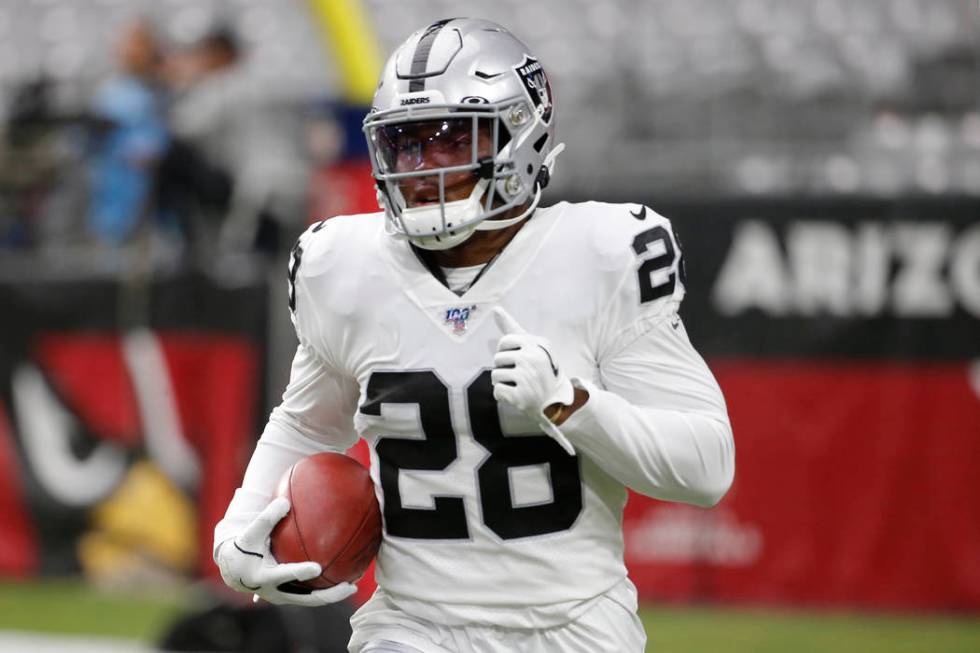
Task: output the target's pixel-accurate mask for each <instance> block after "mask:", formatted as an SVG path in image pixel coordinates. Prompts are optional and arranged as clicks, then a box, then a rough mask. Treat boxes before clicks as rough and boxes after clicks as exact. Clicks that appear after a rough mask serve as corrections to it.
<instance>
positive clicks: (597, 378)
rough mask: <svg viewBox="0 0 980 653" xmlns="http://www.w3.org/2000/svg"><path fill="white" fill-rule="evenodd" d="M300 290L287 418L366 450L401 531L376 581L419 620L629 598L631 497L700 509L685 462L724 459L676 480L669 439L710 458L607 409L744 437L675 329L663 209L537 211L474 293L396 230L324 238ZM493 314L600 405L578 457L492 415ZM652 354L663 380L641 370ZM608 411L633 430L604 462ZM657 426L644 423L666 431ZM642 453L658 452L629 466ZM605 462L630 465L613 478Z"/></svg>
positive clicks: (589, 206)
mask: <svg viewBox="0 0 980 653" xmlns="http://www.w3.org/2000/svg"><path fill="white" fill-rule="evenodd" d="M289 276H290V304H291V309H292V314H293V321H294V324H295V326H296V331H297V334H298V336H299V340H300V346H299V349H298V352H297V355H296V359H295V361H294V364H293V371H292V377H291V380H290V384H289V387H288V388H287V391H286V393H285V395H284V399H283V403H282V405H281V406H279V407H278V408H277V409H276V412H274V413H273V419H276V418H277V417H276V416H277V415H279V418H280V419H281V418H283V416H286V417H288V421H289V423H290V424H292V425H294V426H293V427H292V428H293V429H294V430H298V431H301V432H302V433H303V434H304V435H305V436H307V437H312V438H316V439H317V440H319V441H320V442H321V443H322V444H324V445H328V446H332V447H337V448H341V449H344V448H347V447H349V446H351V445H352V444H353V443H354V442H355V441H356V439H357V437H358V436H359V437H363V438H365V439H366V440H367V441H368V443H369V444H370V447H371V476H372V478H373V479H374V482H375V486H376V490H377V496H378V501H379V502H380V504H381V506H382V509H383V515H384V540H383V544H382V546H381V550H380V553H379V556H378V567H377V580H378V583H379V585H380V587H381V588H382V590H383V591H384V592H385V593H386V595H387V596H388V597H390V598H391V599H392V600H394V601H395V602H396V603H397V602H398V601H399V600H401V601H404V604H405V605H406V606H409V607H407V608H406V609H407V610H409V611H411V610H412V607H411V606H418V605H429V606H442V607H443V608H444V612H445V614H448V615H451V617H448V618H456V619H460V620H463V621H465V620H467V619H469V620H474V619H476V620H479V618H477V617H473V616H472V615H480V614H482V615H484V616H485V615H486V614H490V613H493V612H494V611H495V610H511V611H514V610H515V609H516V610H517V611H520V610H531V611H533V610H535V609H539V608H541V607H542V606H548V605H552V606H569V605H575V604H578V603H582V602H586V601H587V600H588V599H590V598H592V597H596V596H598V595H600V594H602V593H603V592H606V591H608V590H610V588H613V587H614V586H617V585H618V584H622V582H623V581H624V578H625V577H626V569H625V567H624V564H623V537H622V510H623V506H624V505H625V502H626V497H627V493H626V488H625V484H629V485H631V486H638V489H639V490H640V491H643V492H646V493H648V494H652V495H654V496H658V494H659V495H662V498H667V499H674V498H677V499H679V500H685V498H684V496H683V494H682V493H683V492H684V491H686V489H685V488H686V487H687V486H688V485H690V484H689V483H688V481H687V480H685V478H684V475H685V474H686V473H687V472H686V469H687V468H686V467H685V465H693V466H704V465H707V464H710V463H705V460H709V459H710V457H711V455H712V452H711V451H710V450H708V449H707V448H706V447H705V445H703V444H695V445H694V447H695V448H697V451H696V452H694V453H692V454H690V455H687V457H686V458H687V461H688V462H684V461H680V462H676V463H674V462H672V461H671V460H670V458H669V456H670V455H671V454H670V449H671V447H672V446H673V445H672V444H670V442H672V441H677V442H679V443H680V444H682V445H683V446H686V447H687V449H688V450H689V451H694V449H692V447H691V446H690V445H689V444H687V443H683V442H681V441H680V439H679V438H677V437H675V436H674V435H673V434H672V433H668V432H666V431H665V432H664V433H663V434H659V435H657V434H655V435H656V437H661V435H662V436H663V437H666V438H667V440H664V442H660V441H657V440H656V439H655V438H654V437H653V436H651V437H648V432H651V433H652V432H653V431H655V430H656V428H657V427H656V426H649V427H648V426H647V425H646V424H647V422H643V421H635V422H628V421H625V420H626V418H627V415H626V413H628V412H629V410H626V409H620V408H619V407H618V404H614V403H610V402H611V401H625V400H629V401H631V402H632V403H633V404H637V405H644V404H645V405H647V406H656V409H657V410H660V411H663V412H662V414H663V420H664V423H665V424H666V423H667V422H669V421H670V420H671V419H673V418H672V415H673V414H672V413H669V412H668V411H670V410H672V409H679V410H683V411H689V412H691V413H699V414H702V415H708V416H709V417H710V418H711V419H712V420H717V421H719V422H724V425H725V428H727V415H726V411H725V407H724V402H723V400H722V399H721V395H720V392H719V391H718V389H717V385H716V384H715V383H714V379H713V377H711V374H710V372H709V371H708V370H707V367H706V366H705V365H704V363H703V361H702V360H701V358H700V357H699V356H698V355H697V353H696V352H695V351H694V350H693V348H692V347H691V346H690V343H689V342H688V341H687V336H686V334H685V333H684V330H683V325H682V324H680V323H679V318H678V317H677V315H676V311H677V308H678V305H679V304H680V301H681V298H682V297H683V295H684V285H683V265H682V261H681V253H680V250H679V247H678V244H677V241H676V239H675V237H674V235H673V232H672V230H671V226H670V223H669V222H668V221H667V220H666V219H665V218H663V217H661V216H659V215H657V214H655V213H654V212H653V211H651V210H649V209H648V208H646V207H643V206H637V205H613V204H602V203H591V202H590V203H583V204H569V203H561V204H558V205H556V206H553V207H550V208H542V209H538V210H537V211H536V212H535V214H534V215H533V217H532V218H530V219H529V220H528V222H527V224H525V225H524V227H523V228H522V229H521V230H520V231H519V232H518V233H517V235H516V236H515V237H514V239H513V240H512V241H511V242H510V244H508V245H507V247H506V248H505V249H504V250H503V251H502V252H501V253H500V255H499V256H498V257H497V258H496V259H495V260H494V261H492V262H491V263H490V264H489V265H488V267H487V268H486V269H485V270H484V271H483V272H482V273H481V275H480V276H479V277H478V278H477V280H476V282H475V283H474V284H473V285H472V286H471V287H470V288H469V290H468V291H467V292H465V293H464V294H463V295H462V296H457V295H456V294H455V293H453V292H452V291H450V290H449V289H448V288H447V287H445V286H444V285H443V284H442V283H441V282H440V281H439V280H438V279H437V278H436V277H435V276H434V275H433V274H432V273H431V272H430V271H429V270H428V269H427V268H426V267H425V265H423V263H422V262H421V261H420V259H419V258H418V257H417V256H416V254H415V252H414V251H413V249H412V248H411V247H410V246H409V244H408V243H407V242H406V241H404V240H398V239H396V238H393V237H391V236H390V235H388V234H387V233H386V232H385V229H384V215H383V214H382V213H377V214H369V215H357V216H344V217H338V218H334V219H331V220H329V221H325V222H322V223H319V224H317V225H315V226H313V227H311V228H310V229H308V230H307V231H306V233H304V234H303V236H302V237H301V238H300V240H299V242H298V243H297V246H296V247H295V248H294V250H293V255H292V257H291V261H290V273H289ZM495 306H502V307H503V308H505V309H506V310H507V312H508V313H510V315H512V316H513V317H514V318H515V319H516V320H517V322H519V323H520V324H521V325H522V326H523V328H524V329H525V330H527V331H528V332H529V333H532V334H534V335H538V336H544V337H546V338H548V339H549V340H550V341H551V343H552V345H553V354H554V358H555V361H556V363H557V364H559V365H561V366H563V368H564V372H565V374H567V375H568V376H569V377H571V378H573V381H574V382H575V383H576V384H578V385H580V386H581V387H586V388H592V392H593V393H594V396H593V397H592V398H590V400H589V402H587V403H586V405H585V407H583V408H582V409H580V410H579V411H578V412H576V413H575V414H573V415H572V416H571V417H570V418H569V419H568V421H567V422H566V423H565V424H564V425H563V426H562V428H563V429H565V428H568V429H569V430H570V432H574V431H575V428H576V427H575V424H579V427H578V428H579V429H580V430H581V429H585V431H586V433H585V434H584V435H583V434H582V433H578V434H577V437H579V441H580V442H581V443H582V445H583V446H582V448H580V449H579V455H577V456H570V455H568V454H567V453H566V452H565V451H564V450H563V449H562V448H561V446H560V445H559V444H558V443H557V442H556V441H555V440H553V439H552V438H551V437H549V436H547V435H545V434H544V433H543V432H542V431H541V430H540V429H539V428H538V427H537V426H536V425H535V424H534V423H533V422H532V421H530V420H529V419H528V418H526V417H525V416H524V415H523V414H521V413H518V412H517V411H516V410H514V409H512V408H510V407H509V406H508V405H505V404H498V403H497V402H496V401H495V400H494V398H493V389H492V386H491V382H490V370H491V368H492V365H493V362H492V361H493V356H494V353H495V351H496V346H497V341H498V340H499V339H500V337H501V335H502V333H501V332H500V330H499V329H498V327H497V325H496V323H495V321H494V319H493V316H492V315H491V312H492V309H493V308H494V307H495ZM651 334H653V335H652V336H651ZM651 343H652V344H651ZM660 343H663V344H664V346H661V344H660ZM651 347H652V348H654V349H656V350H657V351H656V352H655V353H654V354H651V355H650V358H651V360H653V359H656V360H654V361H653V363H651V365H653V366H654V367H653V368H651V367H646V368H644V367H643V366H642V363H643V361H642V359H643V358H644V357H645V356H647V354H646V353H644V351H646V350H648V349H650V348H651ZM650 369H655V370H659V372H658V373H657V374H651V373H650ZM661 372H662V374H661ZM598 389H602V390H608V391H609V392H601V393H600V392H599V390H598ZM610 393H613V394H615V395H616V396H615V397H613V396H612V394H610ZM599 395H604V396H606V398H601V397H600V396H599ZM623 397H625V399H622V398H623ZM603 402H605V403H603ZM592 404H595V408H594V409H591V408H590V405H592ZM675 404H676V405H675ZM603 406H606V408H605V411H606V415H607V416H606V417H603V418H602V419H604V420H606V421H607V422H609V421H621V424H618V425H613V426H612V427H610V428H613V429H616V428H618V429H619V432H618V434H617V435H615V437H616V438H619V440H620V441H623V442H626V443H627V444H625V445H623V446H622V447H606V446H605V445H602V447H591V448H590V446H589V444H590V437H589V429H590V428H591V429H593V430H595V431H596V432H597V431H598V430H599V429H598V427H594V424H595V422H590V421H589V420H590V419H591V420H595V419H597V418H596V417H595V415H593V416H592V417H589V415H588V414H589V411H590V410H602V409H603ZM624 406H625V404H624ZM580 414H582V415H580ZM609 415H611V417H610V416H609ZM620 415H622V418H623V419H622V420H620V419H619V417H618V416H620ZM650 415H653V416H652V417H651V416H650ZM650 415H648V414H646V413H644V414H643V417H642V419H643V420H648V419H649V420H652V421H651V422H650V423H652V424H656V423H657V420H658V419H659V418H658V417H657V414H652V413H651V414H650ZM636 419H638V420H639V419H641V418H636ZM576 420H578V421H576ZM683 420H686V418H683ZM687 423H688V421H684V423H683V424H681V425H680V426H678V428H679V429H683V428H686V425H687ZM712 423H714V422H712ZM590 424H593V426H590ZM637 425H639V426H637ZM665 428H666V427H665ZM671 428H673V427H671ZM728 433H729V434H730V431H728ZM632 437H635V438H637V440H638V442H637V444H636V451H637V452H640V451H642V450H644V447H646V452H645V453H634V452H633V451H632V448H633V445H632V444H630V443H629V441H630V438H632ZM724 437H725V436H724V434H723V435H722V436H721V439H722V440H724ZM729 437H730V435H729ZM671 438H673V440H670V439H671ZM649 443H652V444H649ZM711 446H714V445H711ZM726 446H727V445H725V444H724V443H722V444H721V445H719V447H720V448H721V449H720V450H722V455H724V448H725V447H726ZM603 447H605V448H606V449H609V450H610V451H611V450H612V449H617V451H618V453H616V454H612V453H610V461H609V462H608V463H607V462H606V461H604V460H603V459H604V458H605V452H604V451H603V450H602V449H603ZM616 456H618V458H617V457H616ZM634 459H636V461H637V462H636V469H634V468H633V465H634ZM691 461H693V462H691ZM698 473H699V474H700V472H698ZM666 476H671V478H672V479H673V480H668V481H663V480H661V478H662V477H666ZM634 478H635V479H637V482H636V483H635V484H634V483H633V479H634ZM617 479H619V480H617ZM248 481H249V479H248V477H246V484H247V483H248ZM728 482H729V483H730V478H729V479H728ZM725 487H726V488H727V486H725ZM678 488H679V489H678ZM722 493H723V491H722ZM714 500H715V501H716V500H717V499H714ZM229 512H231V511H229ZM481 611H482V612H481ZM559 612H565V613H567V612H568V611H567V610H566V609H565V608H564V607H563V608H562V609H561V610H560V611H559ZM467 615H470V616H469V617H467ZM430 616H431V615H430ZM487 621H493V620H492V619H489V618H488V619H487ZM504 621H506V620H504ZM535 623H538V622H535Z"/></svg>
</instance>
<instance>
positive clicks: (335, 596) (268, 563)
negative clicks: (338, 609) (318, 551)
mask: <svg viewBox="0 0 980 653" xmlns="http://www.w3.org/2000/svg"><path fill="white" fill-rule="evenodd" d="M288 512H289V501H288V500H287V499H285V498H283V497H278V498H276V499H273V500H272V502H271V503H269V505H268V506H266V507H265V509H264V510H263V511H262V512H260V513H259V514H258V516H256V517H255V519H253V520H252V523H250V524H249V525H248V526H246V527H245V530H244V531H242V533H241V535H239V536H238V537H236V538H233V539H231V540H227V541H226V542H224V543H222V544H221V546H219V547H218V555H217V557H216V560H217V563H218V569H219V570H221V578H222V579H223V580H224V581H225V583H226V584H227V585H228V586H229V587H231V588H232V589H234V590H238V591H239V592H252V593H253V594H254V595H255V600H256V601H258V600H259V599H260V598H261V599H264V600H266V601H268V602H269V603H276V604H282V603H292V604H294V605H305V606H316V605H327V604H330V603H337V602H338V601H343V600H344V599H346V598H347V597H348V596H350V595H351V594H353V593H354V592H356V591H357V587H356V586H354V585H353V584H351V583H340V584H338V585H334V586H333V587H328V588H327V589H322V590H313V591H311V592H309V593H304V594H300V593H296V592H294V591H283V589H281V586H282V585H284V584H288V583H293V582H296V581H304V580H310V579H311V578H316V577H317V576H319V575H320V571H321V569H320V565H319V564H317V563H315V562H295V563H289V564H279V563H278V562H276V559H275V558H274V557H273V556H272V551H271V550H270V548H269V540H270V535H271V534H272V529H273V528H275V526H276V524H277V523H279V520H280V519H282V518H283V517H285V516H286V514H287V513H288Z"/></svg>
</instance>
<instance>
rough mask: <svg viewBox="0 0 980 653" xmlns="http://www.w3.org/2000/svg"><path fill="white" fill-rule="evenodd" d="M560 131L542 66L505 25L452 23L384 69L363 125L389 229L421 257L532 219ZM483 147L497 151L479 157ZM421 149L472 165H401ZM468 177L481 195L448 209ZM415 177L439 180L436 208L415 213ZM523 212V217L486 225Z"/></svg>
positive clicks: (410, 45) (424, 36)
mask: <svg viewBox="0 0 980 653" xmlns="http://www.w3.org/2000/svg"><path fill="white" fill-rule="evenodd" d="M554 121H555V118H554V99H553V96H552V93H551V86H550V84H549V82H548V78H547V76H546V75H545V72H544V69H543V67H542V66H541V63H540V62H539V61H538V60H537V59H536V58H534V57H533V56H532V55H531V54H530V53H529V50H528V48H527V46H525V45H524V44H523V43H522V42H521V41H519V40H518V39H517V38H515V37H514V35H513V34H511V33H510V32H508V31H507V30H506V29H504V28H503V27H501V26H500V25H497V24H496V23H492V22H489V21H485V20H478V19H472V18H453V19H447V20H441V21H439V22H436V23H433V24H432V25H429V26H428V27H426V28H425V29H422V30H419V31H418V32H415V33H414V34H412V35H411V36H410V37H409V38H408V39H407V40H406V41H405V42H404V43H402V44H401V45H400V46H399V47H398V49H396V50H395V52H394V54H393V55H392V56H391V57H390V58H389V59H388V61H387V63H386V64H385V67H384V70H383V72H382V74H381V80H380V82H379V84H378V90H377V91H376V92H375V95H374V101H373V104H372V107H371V111H370V113H368V116H367V117H366V118H365V120H364V131H365V134H366V136H367V141H368V148H369V150H370V154H371V164H372V167H373V170H374V177H375V179H376V180H377V183H378V189H379V192H378V196H379V201H380V203H381V205H382V207H383V208H384V209H385V213H386V214H387V217H388V220H389V227H390V229H391V230H392V231H393V232H394V233H395V234H399V235H402V236H405V237H407V238H409V239H410V240H411V241H412V242H413V243H414V244H415V245H417V246H419V247H423V248H426V249H447V248H449V247H454V246H455V245H458V244H459V243H461V242H463V241H464V240H466V239H467V238H468V237H469V236H470V235H472V233H473V232H474V231H475V230H477V229H500V228H503V227H507V226H509V225H511V224H515V223H516V222H518V221H519V220H522V219H524V218H526V217H527V216H529V215H530V214H531V212H533V210H534V207H535V206H537V203H538V201H539V200H540V195H541V189H542V188H543V187H544V186H545V185H546V184H547V183H548V179H549V178H550V174H551V170H552V168H553V166H554V158H555V157H556V156H557V154H558V153H559V152H560V151H561V150H562V148H563V147H564V146H563V145H557V146H556V145H555V144H554V130H555V127H554ZM419 134H421V136H420V135H419ZM481 138H482V140H480V139H481ZM450 139H455V140H450ZM478 140H479V141H480V142H481V143H489V145H488V146H487V147H489V148H490V149H489V150H488V151H481V148H480V147H478V145H477V142H478ZM444 141H445V143H444ZM422 142H424V143H425V146H426V147H438V146H446V147H448V144H455V147H456V150H457V151H463V152H464V154H465V148H466V147H468V146H469V144H470V143H472V147H471V148H470V155H469V156H468V157H464V158H465V160H461V161H454V162H452V163H451V165H446V166H442V167H422V166H421V165H418V166H416V167H415V168H413V169H409V170H406V169H404V168H405V166H404V165H402V166H398V165H396V164H397V163H398V162H399V161H403V160H404V157H405V156H406V151H407V150H408V149H409V148H411V147H415V148H419V147H422V145H420V143H422ZM461 143H462V144H463V145H460V144H461ZM481 147H482V146H481ZM463 172H468V173H469V174H471V175H475V176H476V177H478V179H479V181H478V182H477V184H476V187H475V188H474V189H473V191H472V193H471V194H470V196H469V197H467V198H465V199H462V200H456V201H447V200H446V188H447V176H450V175H454V176H455V177H454V178H458V177H459V175H460V173H463ZM409 177H414V178H420V177H425V178H428V179H429V180H431V182H432V188H433V190H432V193H431V194H432V197H431V201H426V202H422V203H418V202H417V203H416V204H418V205H415V206H409V205H408V202H407V201H406V198H405V196H404V194H403V193H402V189H401V187H400V185H399V182H401V183H405V182H404V180H405V179H406V178H409ZM525 205H527V210H525V211H523V212H522V213H521V215H519V216H516V217H511V218H508V219H495V220H488V218H494V217H496V216H500V215H503V214H505V213H507V212H508V211H510V210H511V209H513V208H515V207H522V206H525Z"/></svg>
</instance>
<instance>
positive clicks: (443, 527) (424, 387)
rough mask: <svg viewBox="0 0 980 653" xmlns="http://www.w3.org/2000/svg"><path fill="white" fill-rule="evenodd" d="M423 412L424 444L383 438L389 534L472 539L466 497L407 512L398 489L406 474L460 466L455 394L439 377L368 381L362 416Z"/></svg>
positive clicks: (378, 375) (376, 376) (391, 375)
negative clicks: (410, 407)
mask: <svg viewBox="0 0 980 653" xmlns="http://www.w3.org/2000/svg"><path fill="white" fill-rule="evenodd" d="M382 403H385V404H415V405H417V406H418V407H419V417H420V418H421V422H422V424H421V426H422V435H423V436H424V438H425V439H423V440H410V439H407V438H380V439H379V440H378V442H377V444H376V445H375V447H374V450H375V452H376V453H377V454H378V462H379V466H380V472H381V474H380V475H381V491H382V492H383V493H384V498H385V501H384V517H385V529H386V530H387V531H388V534H389V535H396V536H398V537H413V538H421V539H466V538H468V537H469V536H470V533H469V529H468V528H467V527H466V512H465V511H464V509H463V499H462V498H461V497H435V498H434V505H435V507H434V508H432V509H428V508H406V507H404V506H403V505H402V500H401V491H400V490H399V489H398V475H399V472H400V471H401V470H403V469H417V470H425V471H442V470H444V469H446V468H447V467H449V465H451V464H452V462H453V461H454V460H456V434H455V433H454V432H453V424H452V418H451V417H450V414H449V389H448V388H447V387H446V384H445V383H443V382H442V380H440V379H439V377H438V376H436V375H435V373H434V372H431V371H424V372H374V373H373V374H371V378H370V379H368V385H367V401H366V402H365V403H364V405H363V406H361V412H362V413H365V414H367V415H376V416H378V417H380V416H381V404H382Z"/></svg>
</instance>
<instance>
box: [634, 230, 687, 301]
mask: <svg viewBox="0 0 980 653" xmlns="http://www.w3.org/2000/svg"><path fill="white" fill-rule="evenodd" d="M655 243H663V249H664V251H663V253H662V254H658V255H656V256H650V257H649V258H644V259H643V262H642V263H640V268H639V269H638V270H637V276H638V277H639V282H640V303H641V304H645V303H647V302H652V301H653V300H655V299H660V298H661V297H666V296H667V295H670V294H672V293H673V292H674V286H675V285H676V283H677V279H676V275H675V274H674V273H673V272H670V273H668V274H667V275H666V278H665V277H664V275H663V271H664V270H668V269H669V268H670V266H671V265H672V264H673V263H674V254H675V252H674V243H673V242H672V241H671V239H670V234H669V233H668V232H667V230H666V229H664V228H663V227H662V226H659V225H658V226H656V227H653V228H652V229H647V230H646V231H641V232H640V233H638V234H636V237H635V238H633V251H634V252H635V253H636V255H637V256H641V257H642V256H645V255H648V254H649V252H650V248H651V247H653V245H654V244H655ZM658 273H659V274H658Z"/></svg>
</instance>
